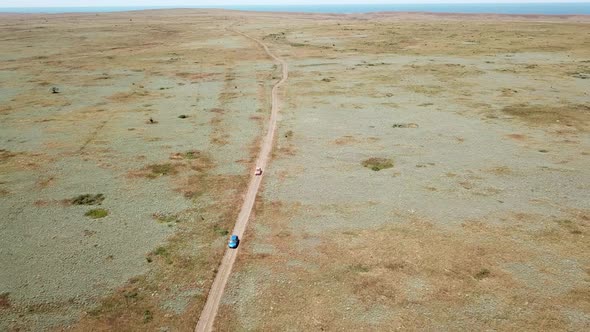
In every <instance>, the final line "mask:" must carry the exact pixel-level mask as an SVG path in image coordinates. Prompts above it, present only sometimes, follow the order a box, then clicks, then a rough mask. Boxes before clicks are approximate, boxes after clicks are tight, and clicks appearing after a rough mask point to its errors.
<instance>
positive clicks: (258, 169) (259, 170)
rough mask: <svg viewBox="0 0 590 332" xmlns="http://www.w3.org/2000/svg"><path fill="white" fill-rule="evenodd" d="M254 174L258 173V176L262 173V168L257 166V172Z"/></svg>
mask: <svg viewBox="0 0 590 332" xmlns="http://www.w3.org/2000/svg"><path fill="white" fill-rule="evenodd" d="M254 175H257V176H260V175H262V168H260V167H256V173H254Z"/></svg>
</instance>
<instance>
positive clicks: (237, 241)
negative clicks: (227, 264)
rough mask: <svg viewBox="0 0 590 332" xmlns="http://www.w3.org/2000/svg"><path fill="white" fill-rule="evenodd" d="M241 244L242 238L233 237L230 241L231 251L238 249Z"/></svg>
mask: <svg viewBox="0 0 590 332" xmlns="http://www.w3.org/2000/svg"><path fill="white" fill-rule="evenodd" d="M239 244H240V238H239V237H238V236H237V235H232V236H231V238H230V239H229V244H228V247H230V248H231V249H236V248H237V247H238V245H239Z"/></svg>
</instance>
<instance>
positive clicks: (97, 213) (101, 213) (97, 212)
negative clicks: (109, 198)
mask: <svg viewBox="0 0 590 332" xmlns="http://www.w3.org/2000/svg"><path fill="white" fill-rule="evenodd" d="M84 215H85V216H87V217H90V218H92V219H100V218H104V217H106V216H108V215H109V211H108V210H105V209H92V210H88V212H86V213H85V214H84Z"/></svg>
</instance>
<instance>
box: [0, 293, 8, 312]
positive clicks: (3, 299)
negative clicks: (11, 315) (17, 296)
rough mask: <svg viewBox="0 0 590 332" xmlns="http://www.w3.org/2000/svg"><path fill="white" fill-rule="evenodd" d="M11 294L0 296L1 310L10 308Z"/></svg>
mask: <svg viewBox="0 0 590 332" xmlns="http://www.w3.org/2000/svg"><path fill="white" fill-rule="evenodd" d="M9 295H10V293H1V294H0V309H5V308H10V299H9V298H8V296H9Z"/></svg>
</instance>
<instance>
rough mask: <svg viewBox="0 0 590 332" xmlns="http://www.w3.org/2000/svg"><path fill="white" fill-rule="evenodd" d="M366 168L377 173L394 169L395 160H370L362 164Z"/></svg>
mask: <svg viewBox="0 0 590 332" xmlns="http://www.w3.org/2000/svg"><path fill="white" fill-rule="evenodd" d="M362 165H363V166H364V167H367V168H370V169H372V170H373V171H375V172H378V171H380V170H382V169H387V168H392V167H393V160H391V159H386V158H369V159H367V160H364V161H363V162H362Z"/></svg>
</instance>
